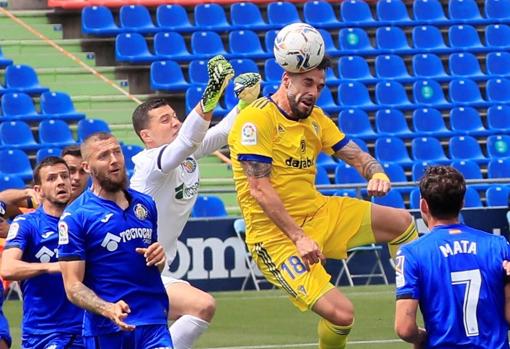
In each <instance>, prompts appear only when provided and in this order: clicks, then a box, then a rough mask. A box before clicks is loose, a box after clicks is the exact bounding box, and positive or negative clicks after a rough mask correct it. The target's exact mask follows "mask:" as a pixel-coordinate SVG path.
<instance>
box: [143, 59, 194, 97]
mask: <svg viewBox="0 0 510 349" xmlns="http://www.w3.org/2000/svg"><path fill="white" fill-rule="evenodd" d="M150 76H151V77H150V79H151V80H150V81H151V89H153V90H154V91H184V90H186V89H187V88H188V87H189V83H188V82H187V81H186V79H185V78H184V74H183V73H182V70H181V66H180V65H179V63H177V62H174V61H157V62H153V63H152V64H151V71H150Z"/></svg>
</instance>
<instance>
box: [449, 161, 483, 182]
mask: <svg viewBox="0 0 510 349" xmlns="http://www.w3.org/2000/svg"><path fill="white" fill-rule="evenodd" d="M451 166H452V167H453V168H455V169H456V170H457V171H459V172H460V173H462V175H463V176H464V178H466V179H483V176H482V170H481V169H480V166H479V165H478V163H477V162H476V161H473V160H455V161H452V163H451Z"/></svg>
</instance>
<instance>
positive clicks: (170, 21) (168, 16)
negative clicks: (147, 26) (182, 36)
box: [156, 4, 195, 32]
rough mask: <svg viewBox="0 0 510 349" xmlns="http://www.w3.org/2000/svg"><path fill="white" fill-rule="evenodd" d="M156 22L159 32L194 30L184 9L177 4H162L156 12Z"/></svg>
mask: <svg viewBox="0 0 510 349" xmlns="http://www.w3.org/2000/svg"><path fill="white" fill-rule="evenodd" d="M156 22H157V24H158V27H159V29H160V30H168V31H176V32H189V31H193V30H195V27H193V25H192V24H191V23H190V21H189V18H188V13H187V12H186V9H185V8H184V7H183V6H181V5H179V4H163V5H160V6H158V9H157V10H156Z"/></svg>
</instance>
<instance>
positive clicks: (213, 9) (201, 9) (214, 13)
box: [194, 3, 232, 31]
mask: <svg viewBox="0 0 510 349" xmlns="http://www.w3.org/2000/svg"><path fill="white" fill-rule="evenodd" d="M194 14H195V15H194V18H195V27H196V28H197V29H199V30H214V31H226V30H231V29H232V25H230V23H228V21H227V16H226V15H225V10H223V7H222V6H221V5H219V4H214V3H211V4H210V3H205V4H202V3H198V4H197V5H195V8H194Z"/></svg>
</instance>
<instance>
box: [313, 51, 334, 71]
mask: <svg viewBox="0 0 510 349" xmlns="http://www.w3.org/2000/svg"><path fill="white" fill-rule="evenodd" d="M328 68H331V58H330V57H329V56H328V55H326V54H325V55H324V57H323V58H322V61H321V62H320V63H319V65H318V66H317V67H316V69H319V70H324V71H325V70H326V69H328Z"/></svg>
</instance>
